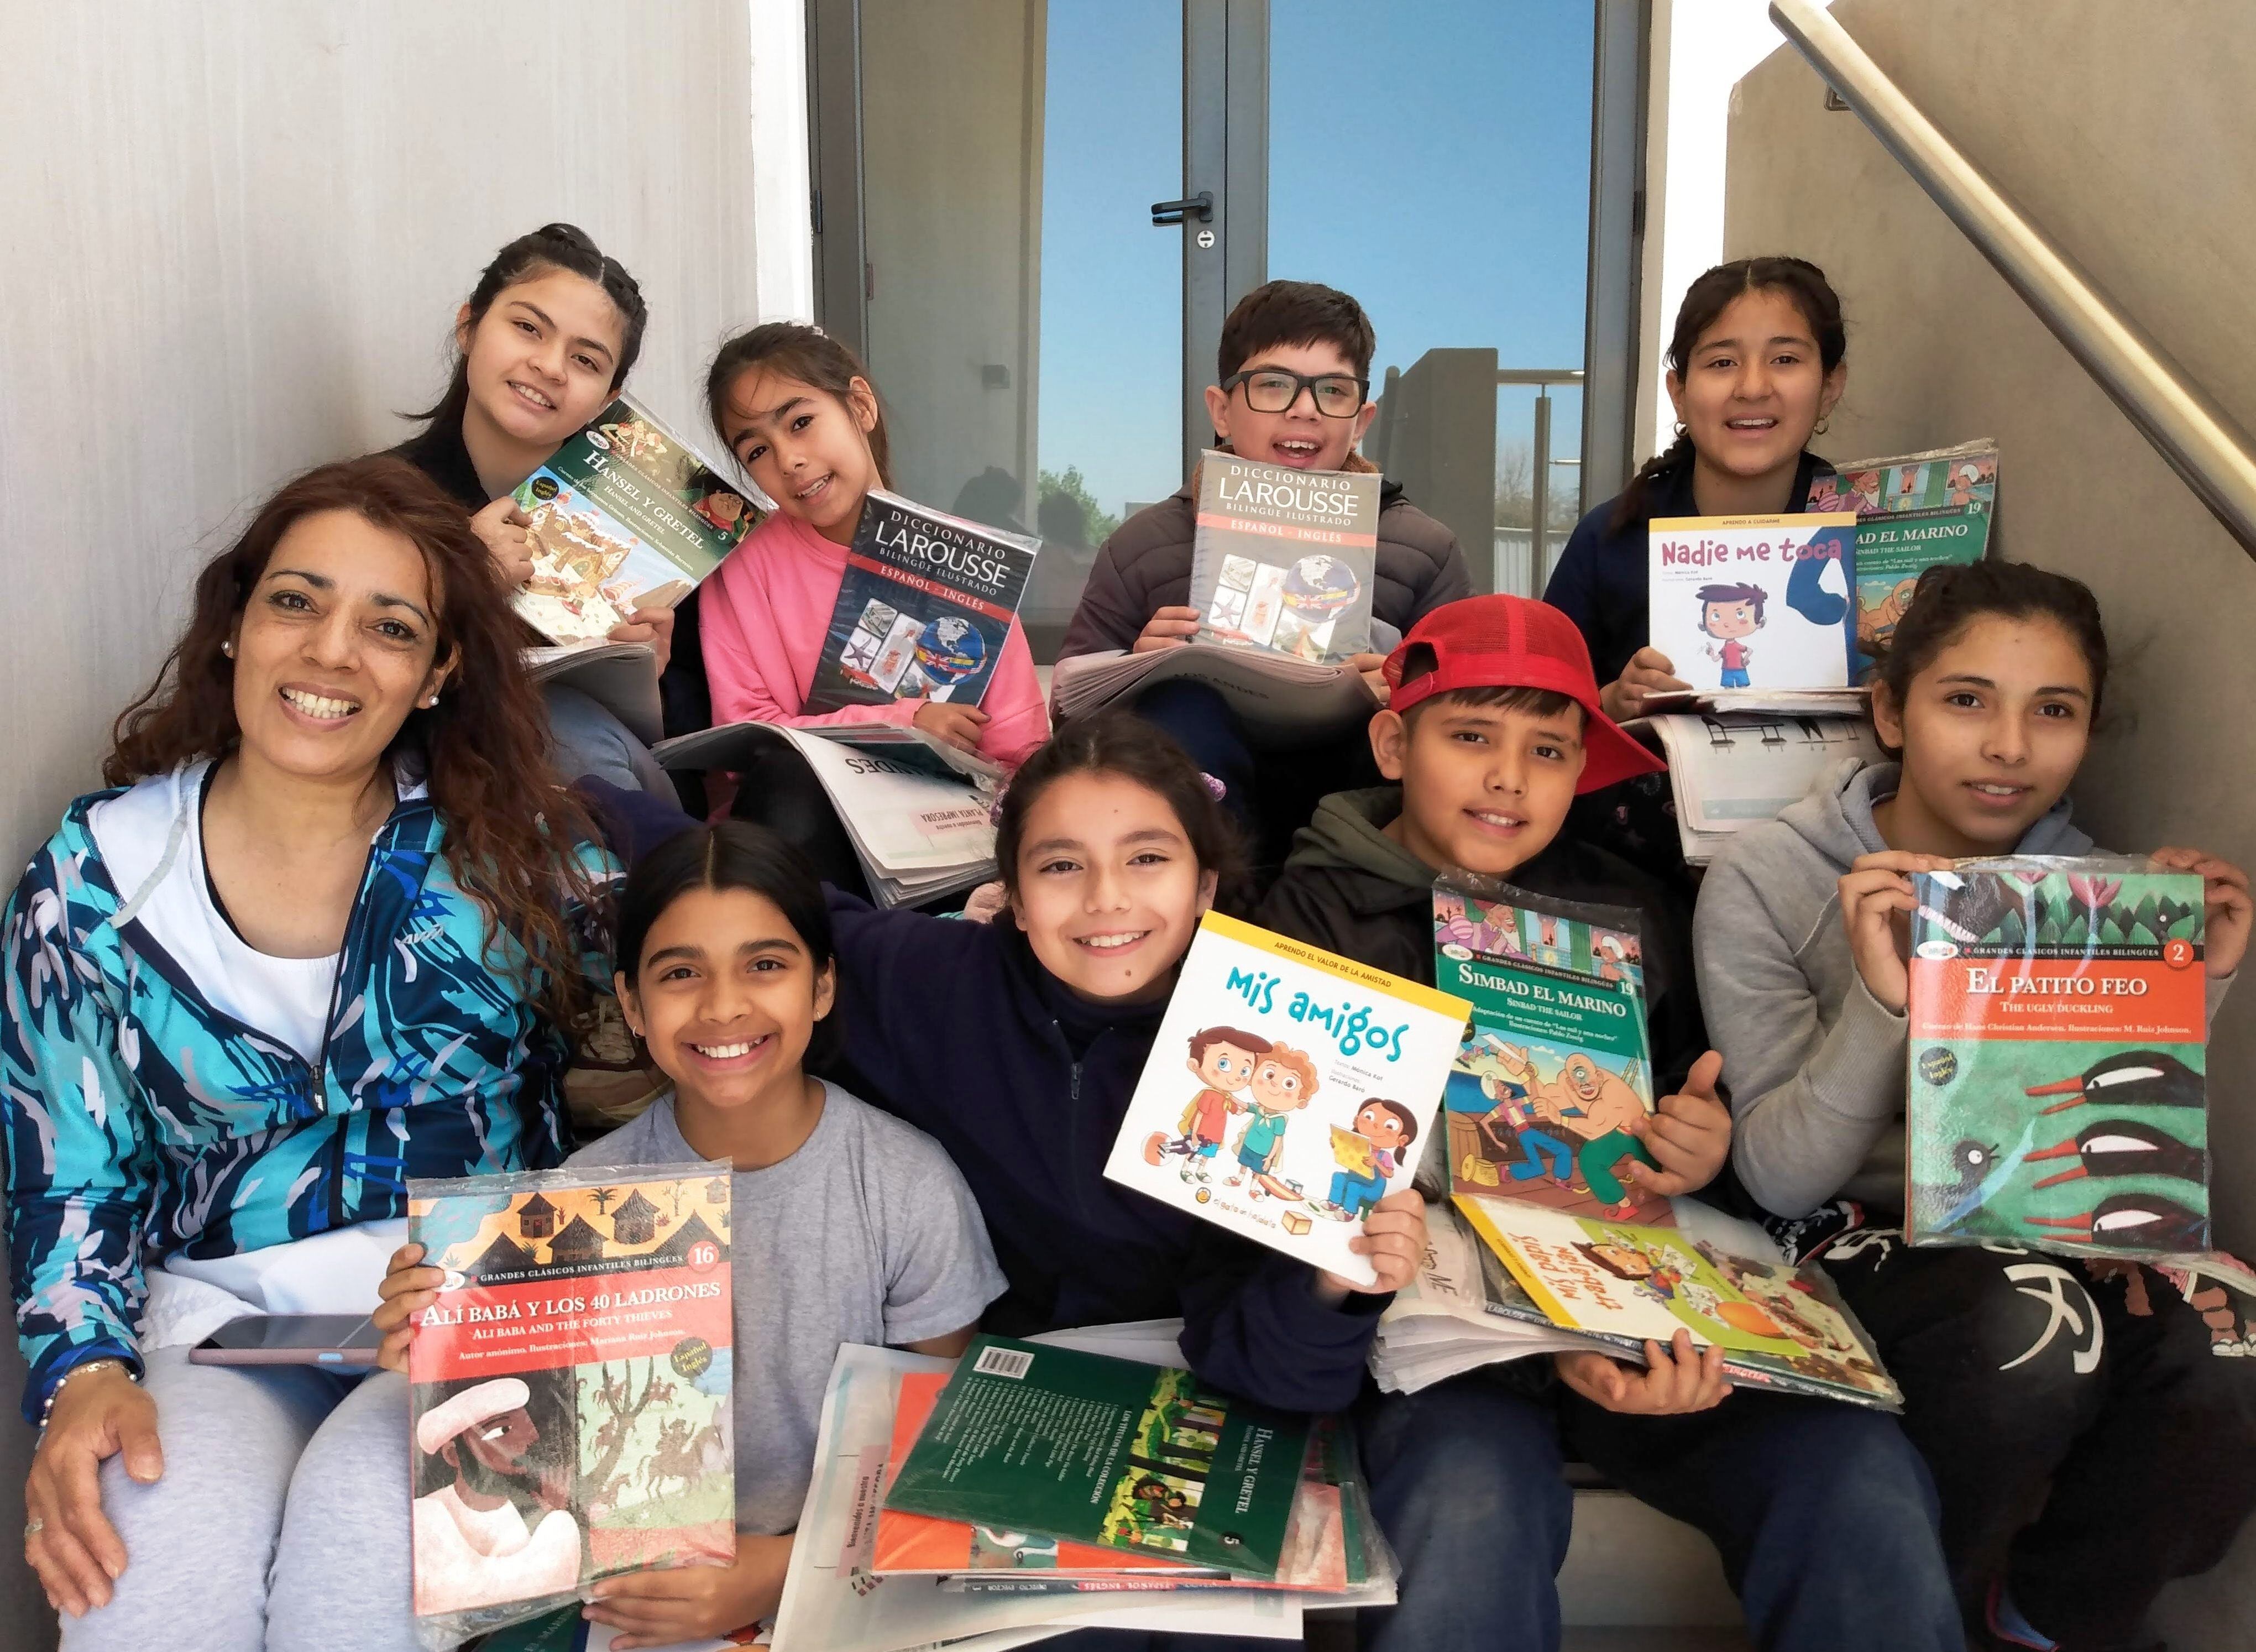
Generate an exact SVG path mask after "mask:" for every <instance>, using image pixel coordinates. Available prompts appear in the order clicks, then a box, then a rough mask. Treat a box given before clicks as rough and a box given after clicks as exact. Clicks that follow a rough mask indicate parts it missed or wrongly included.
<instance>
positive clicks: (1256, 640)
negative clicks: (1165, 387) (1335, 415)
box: [1190, 450, 1380, 664]
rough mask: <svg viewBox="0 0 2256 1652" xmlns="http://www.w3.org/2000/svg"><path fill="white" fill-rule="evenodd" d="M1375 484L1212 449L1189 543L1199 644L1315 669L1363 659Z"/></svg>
mask: <svg viewBox="0 0 2256 1652" xmlns="http://www.w3.org/2000/svg"><path fill="white" fill-rule="evenodd" d="M1379 480H1380V478H1379V476H1378V472H1377V471H1375V470H1373V471H1350V470H1296V469H1293V468H1292V467H1291V466H1290V465H1281V464H1264V463H1261V462H1258V460H1252V459H1241V458H1239V457H1238V456H1237V455H1236V454H1231V453H1219V452H1215V451H1211V450H1209V452H1208V453H1207V455H1206V456H1205V457H1204V458H1203V459H1202V460H1201V461H1200V462H1199V474H1198V512H1197V532H1196V534H1195V537H1194V538H1193V540H1192V541H1191V590H1190V605H1191V606H1192V607H1193V608H1195V609H1197V610H1198V611H1199V638H1200V640H1202V641H1206V642H1220V643H1227V644H1230V645H1232V646H1237V647H1241V648H1267V649H1272V650H1273V651H1275V652H1276V653H1283V654H1291V655H1293V656H1294V658H1296V659H1300V660H1311V661H1314V662H1316V663H1318V664H1335V663H1336V662H1338V661H1340V660H1345V659H1347V658H1348V657H1349V656H1350V655H1351V654H1359V653H1368V652H1370V648H1371V581H1372V579H1373V578H1374V576H1375V573H1376V569H1377V566H1378V489H1379Z"/></svg>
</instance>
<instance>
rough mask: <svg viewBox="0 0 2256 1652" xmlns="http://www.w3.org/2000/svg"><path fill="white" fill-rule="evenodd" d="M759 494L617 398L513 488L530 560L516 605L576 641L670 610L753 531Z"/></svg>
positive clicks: (551, 631) (555, 634)
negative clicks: (641, 611) (525, 521)
mask: <svg viewBox="0 0 2256 1652" xmlns="http://www.w3.org/2000/svg"><path fill="white" fill-rule="evenodd" d="M755 498H758V495H756V494H755V493H754V491H752V490H751V488H750V487H748V486H746V485H745V484H744V483H742V482H740V481H738V480H737V479H736V477H733V476H732V475H731V474H730V473H729V472H728V471H727V470H725V469H723V468H722V467H720V466H717V465H716V464H715V463H714V462H712V461H711V460H709V459H708V458H706V457H705V456H704V455H702V454H701V453H700V452H698V450H697V449H696V448H694V447H692V446H691V445H690V444H689V443H688V442H687V441H683V440H682V439H681V437H680V436H679V435H676V434H674V433H673V431H672V430H670V429H668V428H667V427H666V426H664V425H662V424H660V423H659V421H658V420H657V419H656V418H655V417H654V416H653V415H652V413H650V411H649V410H648V409H647V408H645V407H644V406H642V405H641V404H640V403H639V402H638V401H636V400H634V399H632V398H631V397H628V396H621V397H619V398H618V399H617V400H615V401H613V402H612V403H611V405H610V406H608V407H606V408H604V409H603V412H602V413H598V414H596V420H595V422H594V423H593V424H591V425H589V427H587V428H586V429H584V430H582V431H581V432H580V433H579V434H577V435H575V436H574V437H572V438H571V440H569V441H567V442H566V443H565V444H564V445H563V446H562V447H560V448H557V450H556V451H555V452H554V453H553V454H551V455H549V457H548V462H546V464H544V465H542V466H541V467H540V469H538V470H535V471H534V472H533V473H532V475H531V476H529V477H525V480H524V481H523V482H522V483H521V484H518V490H517V503H518V507H519V508H520V509H521V510H523V511H524V512H525V514H526V516H528V517H529V518H531V519H532V539H533V556H532V579H531V580H529V581H528V582H526V584H525V589H522V590H520V591H518V593H517V597H516V602H517V611H518V614H519V615H520V616H521V617H523V618H525V619H526V620H527V621H529V622H530V623H531V624H532V625H533V626H534V627H535V628H536V629H538V630H539V631H541V632H545V633H546V635H547V636H549V637H550V638H552V639H554V640H555V641H557V642H560V643H574V642H591V641H596V640H599V639H602V638H604V637H607V636H609V635H610V632H611V630H612V628H613V627H615V626H617V625H619V624H621V623H622V622H623V621H624V619H625V618H626V617H627V616H628V615H629V614H631V613H632V612H633V611H635V610H636V609H638V608H671V607H673V605H674V604H677V603H679V602H680V600H681V599H682V598H683V597H687V595H688V594H689V593H690V591H691V590H692V589H694V588H695V587H696V585H697V584H698V583H699V582H701V580H703V579H704V578H705V576H706V575H709V574H710V573H711V572H712V571H713V570H714V569H715V568H718V567H719V566H720V565H721V559H722V558H723V557H724V556H726V555H727V554H729V553H730V551H732V550H734V549H736V547H737V544H738V542H739V541H741V540H743V539H744V535H745V534H747V533H750V532H751V530H752V528H753V526H754V525H755V524H757V523H758V521H759V519H760V513H759V512H758V510H757V509H756V508H755V507H754V505H753V504H752V501H753V500H754V499H755Z"/></svg>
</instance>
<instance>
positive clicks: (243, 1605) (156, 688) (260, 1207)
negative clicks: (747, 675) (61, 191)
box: [0, 456, 613, 1648]
mask: <svg viewBox="0 0 2256 1652" xmlns="http://www.w3.org/2000/svg"><path fill="white" fill-rule="evenodd" d="M540 729H541V708H540V702H539V696H538V695H537V693H536V692H535V690H534V688H532V684H531V683H530V682H529V681H527V680H526V679H525V675H524V674H523V672H522V671H521V670H520V668H519V667H518V663H517V638H516V626H515V622H514V621H513V619H512V618H511V613H510V608H509V603H508V597H507V596H506V594H505V592H504V589H503V588H502V585H501V582H500V580H499V579H498V578H497V575H496V574H495V571H494V566H493V561H492V558H491V557H490V555H489V554H488V553H487V551H486V548H485V547H484V545H483V543H482V542H481V541H480V540H479V538H478V536H477V534H476V533H475V532H474V531H473V530H472V528H471V526H470V524H469V520H468V519H466V518H465V517H464V515H463V513H462V510H461V509H460V508H459V507H458V506H457V505H455V504H454V503H453V502H452V501H451V500H450V499H448V498H447V497H446V495H445V494H443V493H442V492H441V491H440V490H439V489H438V488H437V487H436V486H434V484H432V483H431V482H430V481H429V480H428V479H427V478H426V477H424V476H422V475H421V474H420V473H419V472H418V471H417V470H416V469H414V468H413V467H412V466H411V465H410V464H408V463H407V462H405V461H403V460H400V459H398V458H392V457H389V456H377V457H372V458H366V459H356V460H352V461H349V462H344V463H341V464H332V465H326V466H323V467H322V468H321V469H316V470H314V471H312V472H309V473H308V474H307V475H305V476H303V477H299V478H298V479H297V480H295V481H293V482H292V483H290V484H288V485H286V487H284V488H283V489H282V490H281V491H280V492H278V494H276V495H275V496H274V498H271V499H270V500H269V501H268V502H267V503H266V505H264V507H263V508H262V509H261V510H260V511H259V512H258V513H257V518H256V519H254V520H253V521H252V522H251V524H250V527H249V529H248V530H247V531H246V532H245V533H243V537H242V538H241V539H240V540H237V541H236V544H235V545H234V546H233V547H230V548H229V549H228V550H227V551H225V552H223V553H222V554H220V555H219V556H217V557H216V558H215V559H214V560H213V561H211V562H210V563H209V564H208V566H207V567H206V568H204V570H203V571H202V573H201V575H199V576H198V578H197V581H196V584H195V591H194V613H193V615H192V616H191V618H190V619H189V621H188V625H187V631H186V632H185V633H184V634H183V635H182V637H181V639H180V642H179V644H178V645H177V646H175V647H174V648H173V653H172V655H171V657H170V658H169V659H168V660H166V664H165V667H164V668H163V670H162V671H161V672H160V673H159V676H158V679H157V681H156V683H155V684H154V685H153V686H152V688H149V690H148V691H147V692H145V694H143V695H141V696H140V697H139V698H138V699H137V700H136V701H135V702H133V704H132V705H131V706H130V708H128V710H126V712H125V713H124V715H123V717H120V718H119V719H118V724H117V729H116V747H115V749H114V750H113V751H112V752H110V754H109V759H108V761H107V763H106V764H105V766H104V774H105V778H106V779H107V780H108V781H109V789H108V790H105V791H101V792H96V793H94V794H89V795H88V796H85V797H81V798H80V799H79V800H78V801H76V802H74V803H73V804H72V805H71V806H70V808H69V809H68V811H67V813H66V814H65V815H64V817H63V822H62V826H61V828H60V830H58V831H57V832H56V833H55V835H54V837H53V838H51V839H50V840H49V841H48V843H47V844H46V847H45V848H43V849H42V850H41V851H39V854H38V855H37V856H35V857H34V858H33V859H32V864H31V867H30V869H29V870H28V871H27V872H25V874H24V879H23V881H22V882H21V883H20V884H19V885H18V886H17V890H16V893H15V896H14V898H13V900H11V901H10V903H9V905H8V907H7V909H6V912H5V914H4V915H0V990H4V992H5V995H6V1013H5V1014H4V1015H0V1156H4V1169H5V1186H4V1192H5V1198H6V1237H7V1243H8V1250H9V1254H10V1260H11V1274H12V1277H11V1285H12V1287H13V1290H14V1295H15V1303H16V1320H17V1329H18V1336H19V1338H20V1340H21V1343H22V1346H23V1351H24V1356H25V1360H26V1362H27V1363H28V1364H29V1366H30V1367H31V1380H30V1382H29V1385H28V1387H27V1388H26V1390H25V1399H24V1409H25V1415H26V1417H27V1418H29V1419H30V1420H31V1421H32V1422H33V1423H39V1424H41V1425H43V1428H44V1433H43V1435H42V1437H41V1439H40V1443H39V1451H38V1454H37V1456H36V1457H35V1458H33V1460H32V1473H31V1478H30V1482H29V1484H28V1486H27V1487H26V1492H25V1500H26V1505H27V1514H28V1521H27V1524H26V1526H25V1552H26V1556H27V1557H28V1558H29V1560H30V1562H31V1564H32V1566H33V1567H34V1568H35V1569H36V1570H37V1571H38V1572H39V1578H40V1581H41V1583H42V1584H43V1585H44V1586H45V1588H46V1592H47V1597H48V1599H49V1600H50V1601H51V1602H53V1604H54V1605H55V1606H57V1607H58V1608H59V1609H60V1610H61V1611H62V1612H64V1613H66V1614H67V1616H66V1618H65V1620H64V1629H65V1635H64V1641H65V1644H66V1645H67V1646H70V1647H72V1648H81V1647H109V1646H146V1645H157V1644H169V1645H182V1644H189V1643H194V1644H198V1645H209V1646H229V1647H236V1646H259V1645H276V1646H283V1645H288V1646H307V1645H314V1644H316V1643H318V1644H321V1645H323V1646H327V1647H332V1648H335V1647H346V1646H350V1647H363V1646H369V1647H374V1646H385V1647H391V1646H402V1647H404V1646H407V1645H412V1635H411V1634H410V1633H409V1627H408V1616H407V1602H406V1599H405V1593H404V1592H403V1593H402V1596H401V1598H400V1599H399V1601H398V1610H397V1612H396V1613H392V1612H388V1611H385V1610H384V1609H382V1608H381V1607H377V1606H375V1603H372V1602H370V1601H368V1600H365V1599H363V1600H361V1601H357V1602H354V1603H350V1605H349V1606H348V1605H347V1604H346V1603H344V1602H342V1601H340V1600H338V1599H335V1594H334V1591H335V1582H336V1571H337V1568H336V1567H335V1565H334V1564H333V1562H334V1558H335V1548H334V1541H335V1536H336V1535H337V1533H338V1532H339V1530H340V1529H341V1528H343V1527H345V1526H346V1525H347V1524H348V1523H349V1522H363V1523H364V1521H366V1520H367V1519H369V1518H373V1517H376V1516H377V1515H380V1514H382V1512H383V1510H382V1508H381V1507H377V1508H370V1507H368V1505H369V1504H370V1503H376V1504H378V1505H381V1504H384V1503H385V1502H386V1500H385V1499H383V1498H374V1499H371V1498H369V1497H367V1496H365V1495H364V1494H363V1495H362V1496H360V1497H358V1498H357V1499H355V1501H356V1502H357V1503H358V1504H359V1505H360V1507H353V1506H350V1504H349V1503H348V1502H347V1498H348V1496H349V1492H350V1488H351V1487H352V1486H353V1485H354V1483H355V1482H354V1477H353V1476H352V1475H349V1474H345V1473H342V1472H333V1471H335V1469H336V1468H337V1466H338V1464H339V1462H340V1461H342V1457H341V1454H349V1453H350V1452H352V1451H355V1450H356V1449H358V1448H360V1447H364V1446H365V1445H366V1444H367V1442H368V1441H369V1440H370V1439H371V1438H391V1437H396V1436H397V1435H398V1433H399V1419H400V1417H401V1416H403V1415H405V1399H404V1395H403V1394H401V1393H400V1392H398V1390H397V1389H396V1388H392V1389H390V1390H388V1391H387V1390H386V1389H385V1388H384V1387H383V1386H381V1385H384V1384H386V1383H396V1382H397V1381H398V1379H396V1378H392V1377H389V1376H384V1377H380V1378H376V1379H370V1380H367V1381H365V1382H363V1383H361V1384H360V1385H359V1386H358V1387H355V1386H354V1383H353V1380H352V1379H351V1378H350V1377H349V1376H346V1375H342V1374H339V1373H333V1372H329V1371H324V1370H321V1369H318V1368H314V1367H310V1366H267V1367H256V1368H252V1367H234V1366H203V1365H195V1364H192V1363H190V1362H189V1360H188V1358H187V1353H188V1349H189V1347H190V1346H191V1345H194V1343H196V1342H198V1341H200V1340H201V1339H202V1338H205V1337H206V1336H208V1334H209V1333H210V1332H211V1331H212V1330H213V1329H215V1327H216V1326H217V1325H218V1324H222V1323H224V1322H225V1321H226V1320H228V1319H229V1318H232V1317H239V1316H241V1315H243V1314H246V1313H251V1312H266V1313H288V1312H300V1313H318V1312H352V1313H362V1312H365V1311H366V1310H367V1308H368V1305H369V1304H370V1303H373V1302H374V1301H375V1300H376V1286H377V1281H379V1280H380V1279H381V1277H382V1275H383V1270H384V1258H385V1256H386V1255H387V1253H389V1252H390V1251H391V1249H392V1248H393V1247H394V1246H397V1245H398V1243H399V1241H400V1239H401V1238H402V1237H404V1230H405V1193H406V1183H407V1178H409V1177H410V1176H455V1175H477V1174H483V1173H486V1172H490V1171H501V1170H518V1169H524V1168H537V1167H542V1166H547V1165H553V1164H555V1163H556V1162H558V1161H560V1159H561V1158H562V1156H563V1150H564V1142H563V1116H562V1109H561V1104H560V1082H561V1077H562V1073H563V1069H564V1066H565V1064H566V1063H567V1060H568V1052H569V1042H568V1040H569V1034H570V1029H571V1028H572V1027H573V1026H574V1024H575V1021H576V1020H577V1019H578V1018H579V1016H580V1015H581V1013H582V1010H583V1008H584V1006H586V1004H587V1002H588V992H589V988H588V986H587V985H586V983H588V982H591V981H593V982H602V981H607V980H608V979H609V977H610V962H609V959H608V957H604V956H603V952H604V950H605V949H604V947H603V941H602V938H601V935H600V930H599V926H598V925H597V923H596V921H595V917H594V914H595V911H596V894H597V893H598V890H599V889H600V888H601V887H602V886H604V885H607V884H608V883H609V881H610V878H611V877H612V875H613V869H612V868H611V866H610V864H609V862H608V861H607V860H606V859H605V858H604V857H603V855H602V853H601V851H598V850H596V849H595V848H593V847H592V846H591V838H592V833H591V831H590V830H589V827H588V825H587V822H586V821H585V819H584V817H583V816H582V814H581V811H580V810H579V809H578V808H577V807H576V806H575V804H574V803H573V801H572V800H571V798H570V796H569V794H567V793H565V792H564V791H562V790H561V789H560V787H559V785H558V782H557V780H556V779H555V777H554V776H553V773H550V772H549V771H548V770H547V769H546V767H545V766H542V765H541V764H539V763H538V762H537V761H535V762H527V761H525V754H526V753H530V752H538V751H539V750H540V749H541V741H540ZM399 1450H400V1448H399V1446H398V1442H397V1440H396V1439H391V1455H392V1458H394V1459H397V1458H398V1454H399ZM365 1455H366V1453H365V1451H363V1456H365ZM366 1479H367V1477H366V1476H365V1475H363V1476H361V1487H362V1491H363V1493H365V1491H366ZM397 1484H398V1486H405V1479H398V1481H397ZM184 1623H185V1624H193V1625H194V1632H193V1633H189V1634H187V1638H186V1639H185V1640H184V1639H182V1638H181V1637H182V1634H183V1629H182V1626H183V1624H184Z"/></svg>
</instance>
